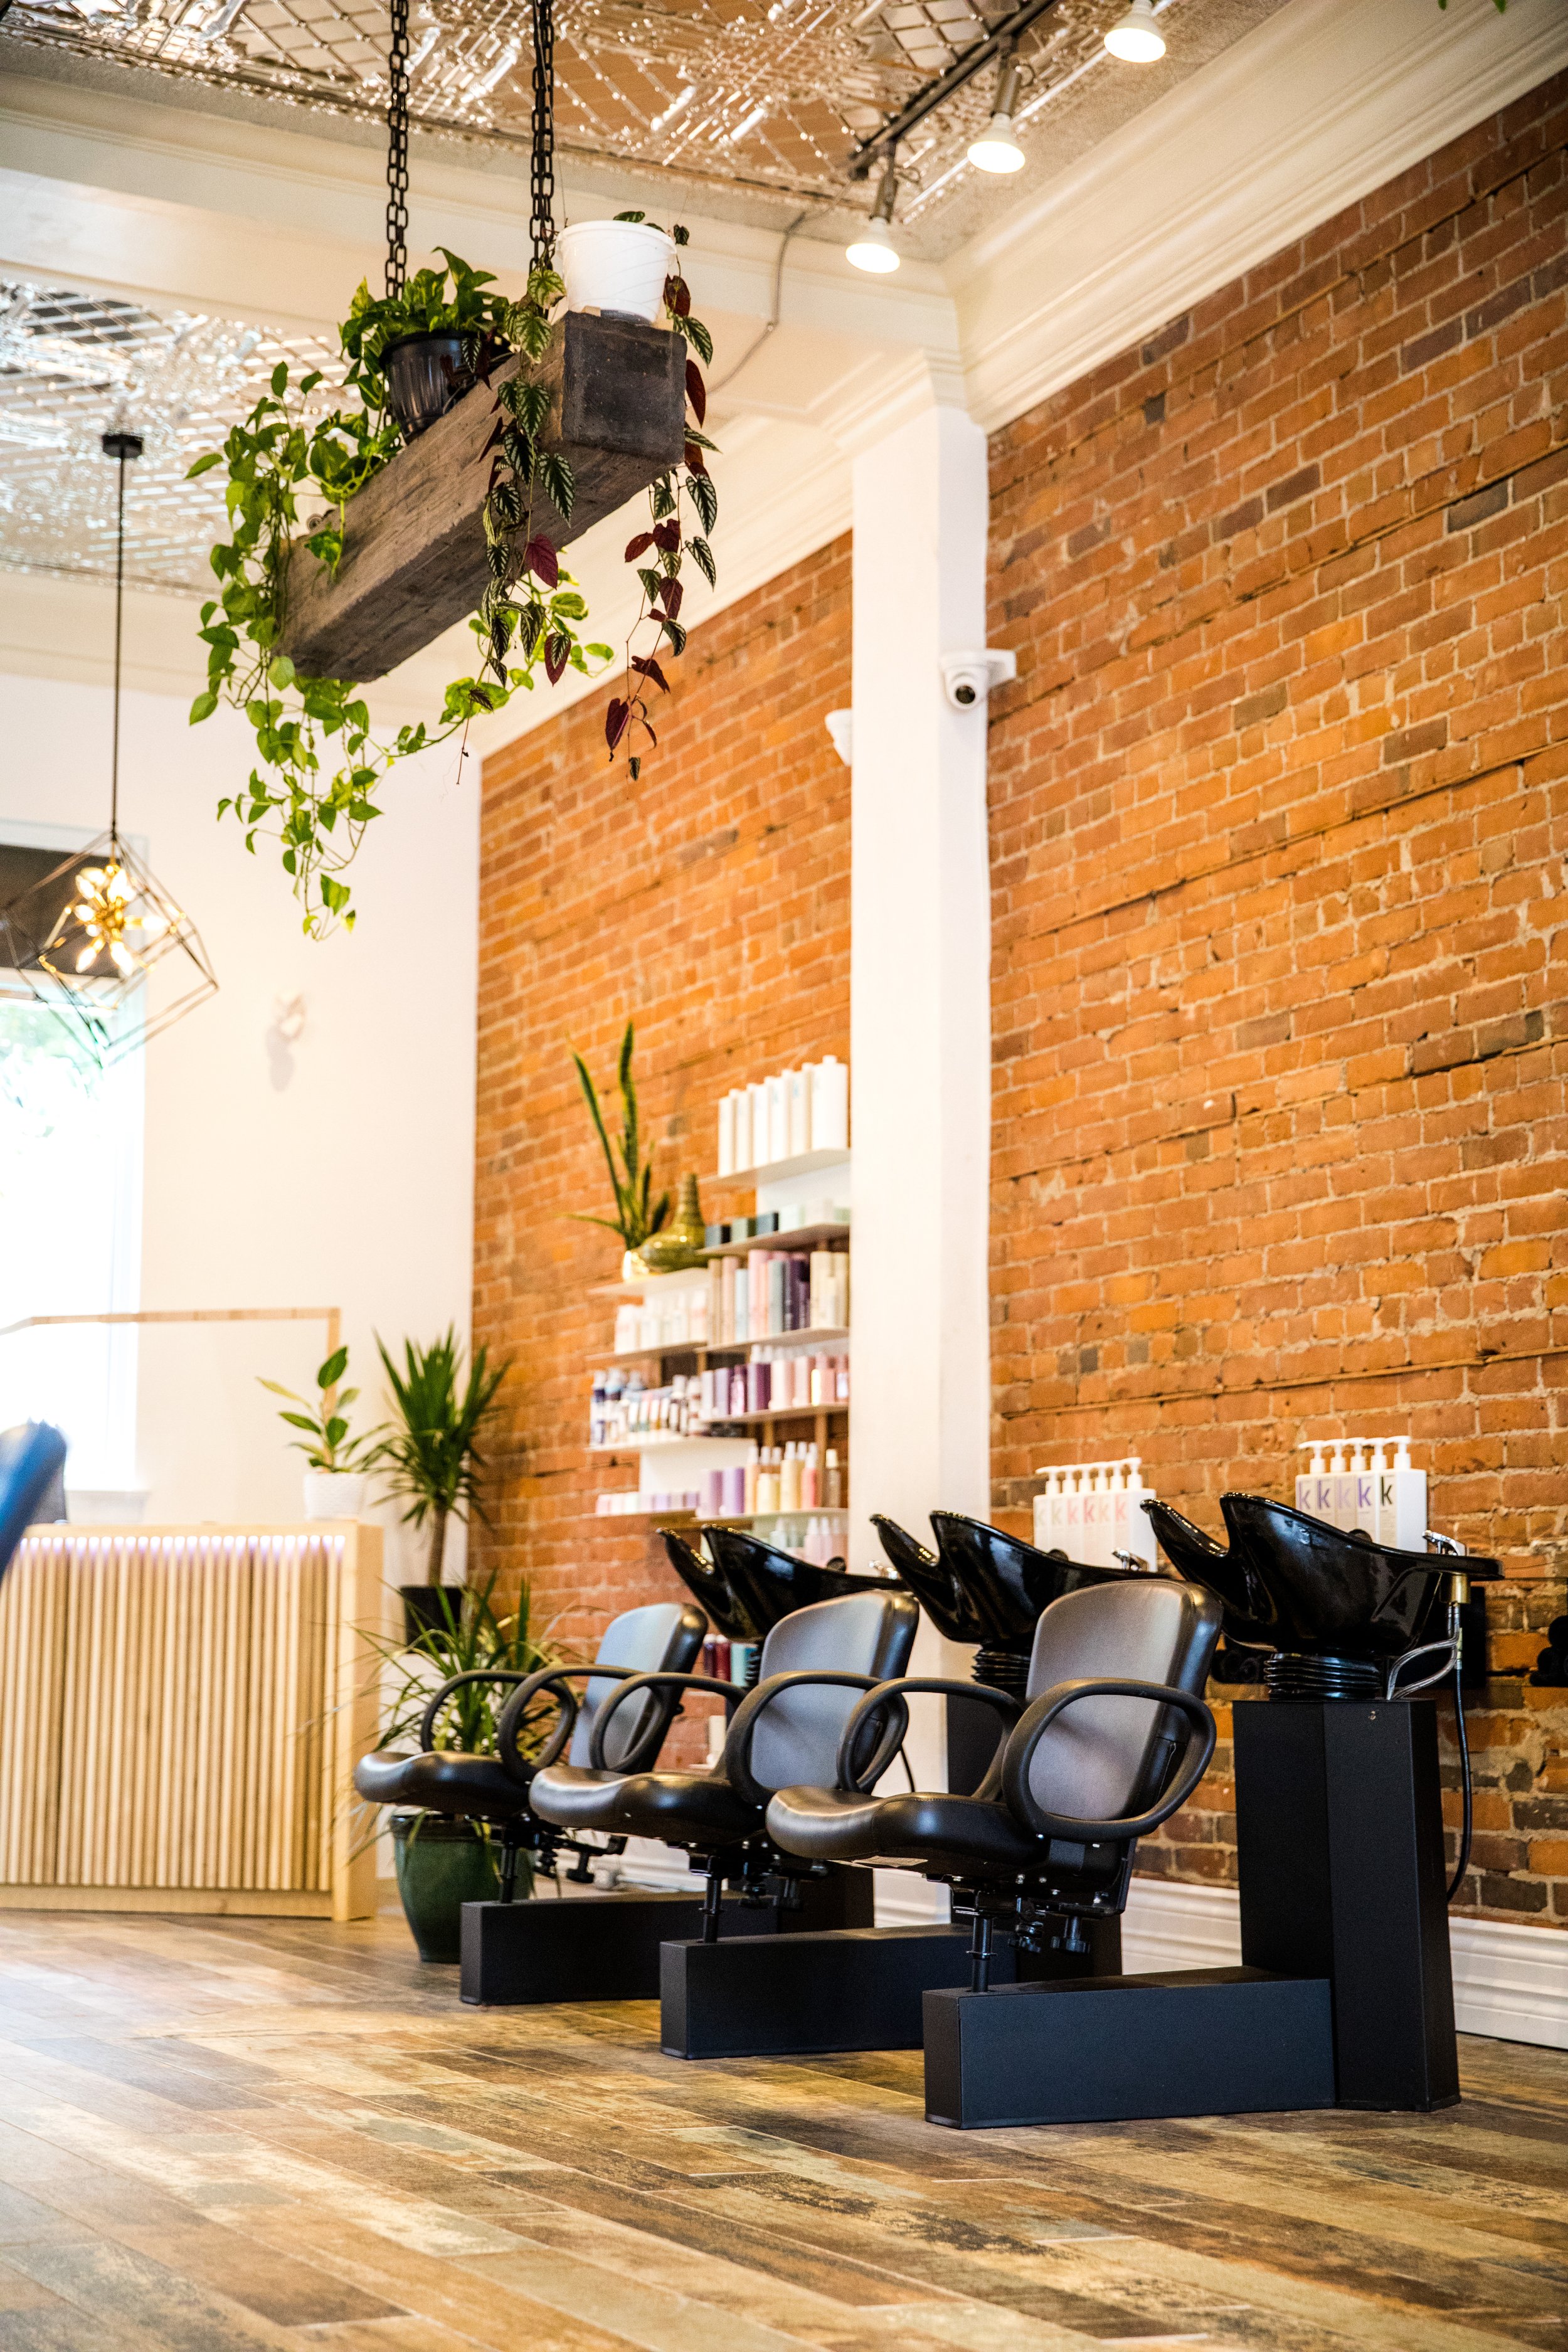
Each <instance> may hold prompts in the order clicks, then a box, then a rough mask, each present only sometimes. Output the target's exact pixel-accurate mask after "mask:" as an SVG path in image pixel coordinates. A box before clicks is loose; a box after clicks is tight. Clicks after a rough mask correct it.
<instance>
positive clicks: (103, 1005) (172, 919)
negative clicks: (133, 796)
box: [0, 433, 217, 1065]
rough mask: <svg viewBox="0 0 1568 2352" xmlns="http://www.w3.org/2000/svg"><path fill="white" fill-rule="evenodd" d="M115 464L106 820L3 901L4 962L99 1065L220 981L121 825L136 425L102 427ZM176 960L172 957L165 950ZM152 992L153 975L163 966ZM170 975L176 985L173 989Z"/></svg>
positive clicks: (188, 923)
mask: <svg viewBox="0 0 1568 2352" xmlns="http://www.w3.org/2000/svg"><path fill="white" fill-rule="evenodd" d="M103 454H104V456H105V457H114V458H117V459H118V460H119V464H120V505H119V514H118V520H117V530H116V544H115V565H114V736H113V751H112V755H111V765H110V801H109V831H108V832H107V833H105V834H100V836H99V838H98V839H97V840H96V841H94V842H92V843H90V844H89V846H88V847H87V848H86V849H75V850H72V851H71V852H70V854H69V855H68V856H66V857H64V858H62V859H61V860H60V862H59V864H58V865H57V866H54V867H52V868H51V869H50V871H49V872H48V873H47V874H44V875H42V876H41V877H39V878H38V879H37V881H36V882H34V883H32V884H30V885H29V887H27V888H26V889H25V890H23V891H20V892H19V893H18V894H17V896H16V898H13V899H11V900H10V902H9V904H8V905H6V906H5V907H0V948H4V949H5V957H4V963H5V965H8V966H9V967H10V968H11V970H13V971H16V973H17V974H18V976H19V977H20V978H21V979H22V980H23V981H25V982H26V985H27V986H28V988H29V989H30V990H31V992H32V993H33V995H34V996H35V997H36V998H37V1002H38V1003H40V1004H42V1005H45V1006H47V1009H48V1010H49V1011H50V1012H51V1013H57V1014H58V1016H59V1018H60V1019H61V1020H62V1021H64V1022H66V1023H67V1024H68V1025H69V1026H70V1027H71V1028H72V1029H73V1030H74V1031H76V1033H77V1034H78V1035H79V1037H81V1038H82V1039H83V1040H84V1041H85V1042H86V1044H87V1045H88V1046H89V1050H90V1051H91V1053H92V1054H93V1055H94V1056H95V1058H96V1059H97V1060H98V1061H99V1062H100V1063H102V1064H105V1065H107V1064H109V1063H110V1062H116V1061H118V1060H119V1059H120V1057H121V1055H123V1054H128V1053H131V1052H133V1051H134V1049H135V1048H136V1047H137V1046H138V1045H144V1044H145V1043H146V1041H147V1039H148V1038H150V1037H155V1036H157V1035H158V1034H159V1033H160V1032H161V1031H163V1030H164V1029H167V1028H169V1027H171V1026H172V1025H173V1024H174V1022H176V1021H178V1020H179V1019H180V1018H181V1016H182V1015H183V1014H184V1013H189V1012H190V1011H192V1009H193V1008H194V1007H195V1005H198V1004H200V1003H202V1002H203V1000H204V999H205V998H206V997H209V996H211V995H212V994H213V993H214V992H216V988H217V980H216V976H215V974H214V972H213V969H212V966H211V964H210V963H209V962H208V961H207V956H206V950H205V948H204V947H203V945H202V941H201V934H200V933H199V932H198V931H197V929H196V927H195V924H194V923H193V922H192V920H191V919H190V917H189V916H188V915H187V914H186V913H185V912H184V909H183V908H181V907H180V906H179V905H178V903H177V902H176V901H175V900H174V898H172V897H171V896H170V894H169V892H168V891H167V890H165V889H164V887H163V884H162V883H161V882H160V881H159V880H158V879H157V877H156V876H155V875H153V873H152V872H151V871H150V870H149V868H148V867H147V866H144V865H143V864H142V860H141V859H140V858H139V857H138V856H136V854H135V852H134V851H133V850H132V849H130V848H128V847H127V845H126V844H125V843H124V841H122V840H121V834H120V656H121V625H122V619H123V613H124V604H125V467H126V462H127V460H128V459H130V458H134V457H140V456H141V455H142V442H141V438H140V436H138V435H136V434H134V433H106V434H105V435H104V436H103ZM171 959H172V960H173V961H170V960H171ZM164 964H168V967H169V968H168V969H167V970H166V971H161V972H160V974H159V983H158V997H159V1003H158V1006H157V1009H156V1010H155V1011H154V1010H153V1009H152V1007H151V1006H150V1004H149V1002H148V998H149V988H148V976H149V974H150V973H151V972H152V971H153V970H154V968H155V967H157V966H160V965H164ZM171 983H172V990H171Z"/></svg>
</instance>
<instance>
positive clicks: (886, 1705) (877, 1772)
mask: <svg viewBox="0 0 1568 2352" xmlns="http://www.w3.org/2000/svg"><path fill="white" fill-rule="evenodd" d="M914 1691H926V1692H933V1693H934V1694H935V1695H936V1696H938V1697H940V1698H977V1699H979V1700H980V1701H981V1702H982V1704H983V1705H984V1706H988V1707H990V1708H991V1709H992V1710H993V1711H994V1713H995V1714H997V1715H999V1716H1000V1717H1002V1720H1003V1722H1004V1724H1011V1723H1016V1721H1017V1719H1018V1717H1020V1716H1021V1715H1022V1713H1023V1712H1024V1710H1023V1707H1022V1706H1020V1704H1019V1702H1018V1701H1017V1700H1016V1698H1015V1697H1014V1696H1013V1695H1012V1693H1011V1692H1010V1691H1005V1690H998V1689H996V1687H995V1685H994V1684H992V1683H963V1682H952V1681H949V1680H948V1679H947V1678H946V1677H945V1676H944V1675H909V1676H907V1677H906V1678H905V1679H904V1680H903V1681H900V1682H890V1683H878V1684H877V1685H875V1686H874V1687H873V1688H872V1689H871V1690H870V1691H869V1693H868V1696H866V1697H865V1698H863V1699H862V1700H861V1702H860V1704H859V1706H858V1707H857V1708H856V1710H855V1712H854V1714H853V1715H852V1716H851V1717H850V1718H849V1720H848V1722H847V1724H846V1725H845V1727H844V1737H843V1738H842V1739H841V1740H840V1741H839V1743H838V1786H839V1787H840V1788H841V1789H843V1790H853V1791H854V1792H855V1793H856V1794H857V1795H864V1794H865V1792H866V1791H867V1790H868V1789H873V1788H875V1787H876V1785H877V1782H878V1780H879V1779H880V1778H881V1776H882V1774H883V1773H884V1772H885V1771H886V1770H887V1769H888V1767H889V1764H890V1763H891V1762H892V1760H893V1759H894V1757H895V1756H896V1755H897V1754H898V1752H899V1750H900V1748H901V1747H902V1746H903V1744H904V1734H905V1733H906V1732H907V1731H908V1729H909V1727H910V1711H909V1708H908V1707H907V1706H905V1705H904V1700H905V1698H906V1696H908V1695H909V1694H910V1692H914ZM885 1713H886V1714H889V1715H890V1717H891V1720H890V1721H889V1725H888V1727H887V1729H886V1730H885V1731H884V1732H883V1734H882V1736H881V1738H879V1740H878V1742H877V1745H876V1747H875V1748H873V1749H872V1751H871V1754H870V1757H869V1759H868V1760H867V1762H866V1763H864V1764H862V1765H860V1766H859V1767H858V1768H857V1766H856V1763H855V1750H856V1748H858V1745H859V1743H860V1741H861V1740H862V1739H863V1738H865V1735H866V1730H867V1727H868V1725H869V1724H871V1723H873V1722H875V1720H876V1718H877V1717H879V1715H882V1714H885Z"/></svg>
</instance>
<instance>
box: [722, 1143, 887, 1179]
mask: <svg viewBox="0 0 1568 2352" xmlns="http://www.w3.org/2000/svg"><path fill="white" fill-rule="evenodd" d="M849 1157H850V1155H849V1153H848V1151H847V1150H842V1151H797V1152H796V1153H795V1157H794V1159H793V1160H768V1161H767V1162H766V1164H765V1165H764V1166H763V1167H761V1168H732V1169H731V1171H730V1173H729V1174H728V1175H727V1176H709V1177H706V1178H704V1180H703V1181H704V1182H706V1183H709V1184H781V1183H783V1181H784V1178H785V1177H786V1176H815V1175H816V1171H817V1170H818V1169H819V1168H847V1167H848V1165H849Z"/></svg>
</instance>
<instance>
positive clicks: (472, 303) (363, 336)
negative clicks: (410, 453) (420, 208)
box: [340, 245, 510, 441]
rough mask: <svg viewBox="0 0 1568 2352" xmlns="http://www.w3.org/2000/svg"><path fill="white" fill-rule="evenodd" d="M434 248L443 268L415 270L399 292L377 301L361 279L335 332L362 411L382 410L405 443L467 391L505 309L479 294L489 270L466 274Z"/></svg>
mask: <svg viewBox="0 0 1568 2352" xmlns="http://www.w3.org/2000/svg"><path fill="white" fill-rule="evenodd" d="M436 250H437V253H439V254H440V255H441V256H442V257H443V259H444V260H445V262H446V264H447V267H446V268H445V269H416V271H415V273H414V275H413V277H412V278H409V280H408V282H407V284H406V285H405V287H404V289H403V291H402V292H401V293H400V294H391V295H386V296H384V297H381V298H380V299H378V298H376V297H375V296H374V295H373V294H372V293H371V290H370V289H369V287H368V286H367V285H366V283H365V281H364V279H363V278H361V280H360V283H359V290H358V291H357V293H356V294H355V296H354V298H353V303H352V304H351V306H350V309H349V315H348V317H347V318H346V319H345V320H344V321H343V323H342V328H341V329H340V334H341V337H342V347H343V352H344V354H345V356H346V357H347V359H348V362H349V366H348V371H347V373H346V375H345V377H344V382H345V383H347V384H352V385H353V388H354V390H355V391H356V392H358V393H359V394H360V395H361V397H362V398H363V402H364V404H365V406H366V408H367V409H378V408H390V409H391V411H392V414H393V415H394V416H395V418H396V419H397V423H398V427H399V429H400V431H401V432H402V435H403V437H404V439H405V441H413V440H416V439H417V437H418V436H419V435H420V434H421V433H423V432H425V431H426V429H427V427H429V426H430V425H434V424H435V422H436V419H437V417H438V416H445V415H446V414H447V410H448V409H449V408H451V407H452V406H454V405H455V404H456V403H457V402H458V401H459V400H460V399H461V398H462V396H463V394H464V393H466V392H470V391H472V389H473V386H474V383H475V372H476V364H477V363H478V362H479V359H480V355H481V353H482V352H484V351H485V350H486V347H487V346H489V347H490V348H491V349H492V350H493V351H495V352H499V351H500V349H501V348H502V341H503V338H502V321H503V320H504V319H505V316H506V313H507V310H509V308H510V304H509V303H508V301H507V299H506V297H505V296H504V295H502V294H487V293H486V292H485V290H484V289H485V288H486V287H487V286H493V285H494V283H495V280H494V278H492V277H491V275H490V273H489V270H487V269H470V268H469V267H468V263H467V262H466V261H462V260H459V258H458V256H457V255H456V254H455V253H449V252H447V247H445V246H444V245H442V246H437V248H436ZM448 282H449V288H450V290H448Z"/></svg>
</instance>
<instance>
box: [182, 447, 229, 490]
mask: <svg viewBox="0 0 1568 2352" xmlns="http://www.w3.org/2000/svg"><path fill="white" fill-rule="evenodd" d="M222 463H223V451H222V450H221V449H209V450H208V451H207V453H206V456H205V457H198V458H197V459H196V462H195V465H194V466H187V467H186V468H185V479H186V481H187V482H194V481H195V478H196V476H197V475H198V474H210V473H211V472H212V469H213V467H215V466H221V465H222Z"/></svg>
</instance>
